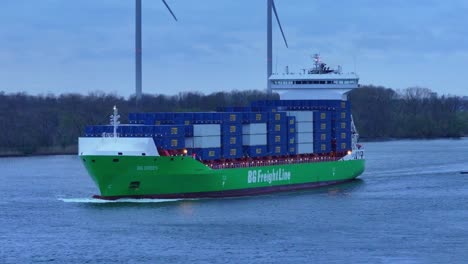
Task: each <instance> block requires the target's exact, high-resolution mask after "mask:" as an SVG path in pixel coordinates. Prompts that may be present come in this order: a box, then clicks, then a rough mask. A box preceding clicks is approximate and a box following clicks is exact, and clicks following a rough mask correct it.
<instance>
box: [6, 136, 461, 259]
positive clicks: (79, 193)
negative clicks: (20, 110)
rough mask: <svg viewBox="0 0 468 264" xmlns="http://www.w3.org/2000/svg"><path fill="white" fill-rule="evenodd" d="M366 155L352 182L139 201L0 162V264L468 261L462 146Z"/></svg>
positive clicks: (411, 144) (55, 165)
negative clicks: (112, 198) (101, 195)
mask: <svg viewBox="0 0 468 264" xmlns="http://www.w3.org/2000/svg"><path fill="white" fill-rule="evenodd" d="M365 147H366V149H367V170H366V172H365V174H363V175H362V176H361V177H360V179H361V180H358V181H355V182H352V183H350V184H344V185H339V186H335V187H331V188H323V189H318V190H313V191H305V192H293V193H282V194H274V195H267V196H257V197H247V198H236V199H218V200H215V199H205V200H172V201H171V200H166V201H154V200H153V201H151V200H147V201H140V202H138V203H135V202H107V203H97V201H94V200H92V199H90V198H89V197H90V196H91V195H92V194H95V193H96V192H97V189H96V187H95V186H94V185H93V183H92V181H91V180H90V179H89V178H88V176H87V174H86V172H85V170H84V169H83V167H82V166H81V164H80V162H79V160H78V159H77V158H76V157H74V156H52V157H31V158H4V159H0V179H1V184H0V263H30V262H52V263H142V262H150V263H192V262H196V263H312V262H313V263H364V262H367V263H468V175H462V174H460V171H462V170H464V171H468V139H464V140H434V141H395V142H385V143H367V144H365Z"/></svg>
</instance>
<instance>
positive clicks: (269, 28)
mask: <svg viewBox="0 0 468 264" xmlns="http://www.w3.org/2000/svg"><path fill="white" fill-rule="evenodd" d="M272 12H274V13H275V17H276V21H277V22H278V26H279V29H280V30H281V35H282V36H283V40H284V44H285V45H286V48H288V42H287V41H286V37H285V36H284V32H283V27H282V26H281V22H280V20H279V17H278V12H276V6H275V2H274V1H273V0H267V91H268V94H271V83H270V77H271V74H272V72H273V40H272V35H273V29H272V14H271V13H272Z"/></svg>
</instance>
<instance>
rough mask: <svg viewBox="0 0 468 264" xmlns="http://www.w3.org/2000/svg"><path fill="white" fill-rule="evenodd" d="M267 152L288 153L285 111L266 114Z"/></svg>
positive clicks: (274, 154)
mask: <svg viewBox="0 0 468 264" xmlns="http://www.w3.org/2000/svg"><path fill="white" fill-rule="evenodd" d="M267 129H268V136H267V143H268V153H269V154H270V155H272V156H282V155H287V154H288V134H287V132H288V119H287V116H286V113H285V112H271V113H269V114H268V126H267Z"/></svg>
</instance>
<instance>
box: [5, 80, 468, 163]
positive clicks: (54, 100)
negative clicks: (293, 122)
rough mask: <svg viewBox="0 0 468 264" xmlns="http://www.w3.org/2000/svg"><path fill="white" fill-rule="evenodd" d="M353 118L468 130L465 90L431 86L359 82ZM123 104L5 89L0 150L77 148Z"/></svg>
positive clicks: (405, 128) (360, 125)
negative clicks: (440, 90) (439, 90)
mask: <svg viewBox="0 0 468 264" xmlns="http://www.w3.org/2000/svg"><path fill="white" fill-rule="evenodd" d="M348 98H349V100H350V101H351V106H352V113H353V117H354V122H355V124H356V126H357V129H358V131H359V134H360V136H361V139H362V141H364V142H366V141H367V142H369V141H388V140H399V139H437V138H461V137H463V136H467V135H468V100H467V99H466V97H464V98H461V97H457V96H447V95H442V96H439V95H437V94H436V93H434V92H432V91H431V90H429V89H427V88H418V87H415V88H408V89H405V90H402V91H395V90H392V89H390V88H384V87H377V86H361V88H360V89H356V90H353V91H352V92H351V93H350V94H349V96H348ZM264 99H279V97H278V95H277V94H273V95H270V96H268V95H267V94H266V93H265V92H263V91H258V90H248V91H231V92H216V93H211V94H207V95H205V94H203V93H200V92H183V93H179V94H177V95H173V96H168V95H150V94H145V95H143V97H142V100H141V106H140V110H139V111H141V112H158V111H163V112H196V111H215V110H216V108H217V107H223V106H247V105H249V104H250V102H252V101H255V100H264ZM114 105H117V107H118V108H119V113H120V115H121V122H122V123H127V122H128V119H127V115H128V113H130V112H134V111H136V108H135V98H134V97H129V98H124V97H121V96H118V95H115V94H105V93H91V94H88V95H80V94H62V95H59V96H56V95H50V94H48V95H37V96H33V95H28V94H26V93H15V94H6V93H4V92H0V127H2V128H3V129H2V133H1V134H2V135H1V136H0V157H7V156H28V155H61V154H76V153H77V150H78V148H77V143H78V137H79V136H81V135H82V134H83V131H84V127H85V126H86V125H98V124H107V123H108V122H109V120H108V117H109V115H110V114H111V110H112V107H113V106H114Z"/></svg>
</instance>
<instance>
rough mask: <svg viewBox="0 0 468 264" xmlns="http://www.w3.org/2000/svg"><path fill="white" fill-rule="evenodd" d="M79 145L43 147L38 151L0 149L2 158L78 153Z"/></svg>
mask: <svg viewBox="0 0 468 264" xmlns="http://www.w3.org/2000/svg"><path fill="white" fill-rule="evenodd" d="M77 153H78V145H71V146H67V147H57V146H55V147H41V148H39V149H37V150H36V151H28V152H25V151H21V150H13V149H0V158H6V157H28V156H51V155H76V154H77Z"/></svg>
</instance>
